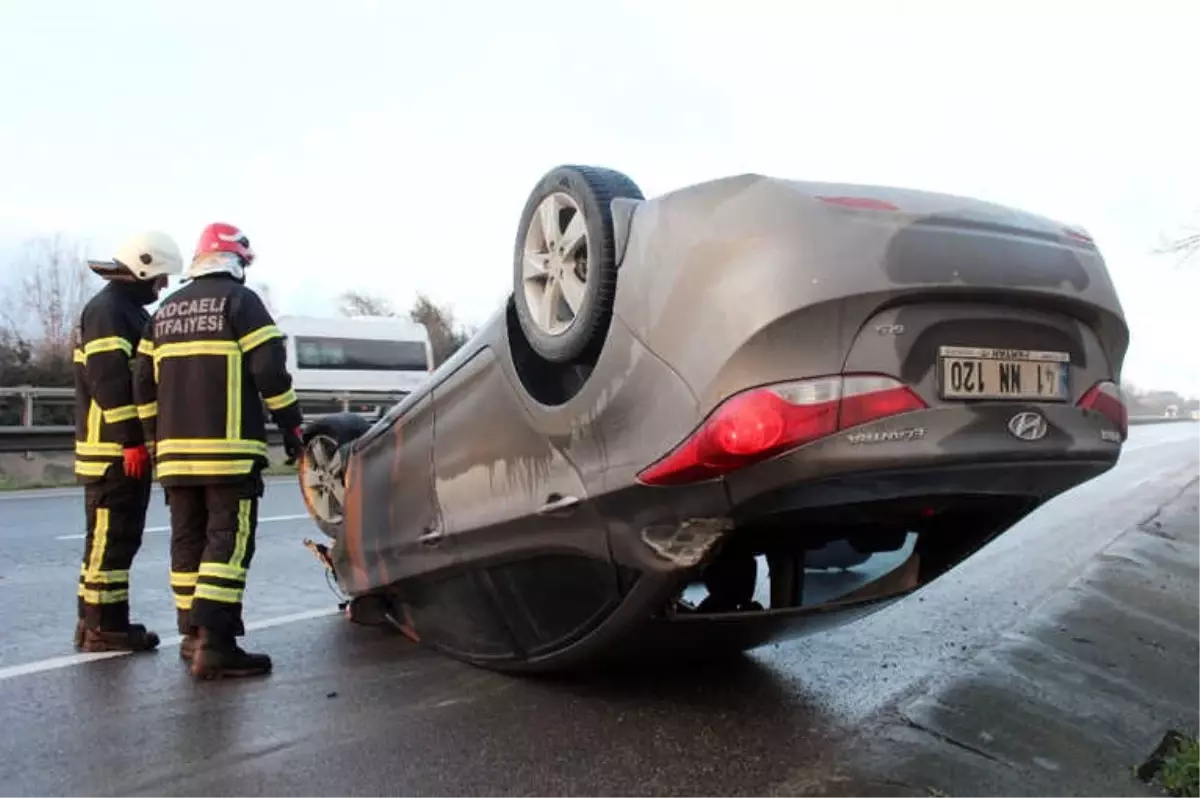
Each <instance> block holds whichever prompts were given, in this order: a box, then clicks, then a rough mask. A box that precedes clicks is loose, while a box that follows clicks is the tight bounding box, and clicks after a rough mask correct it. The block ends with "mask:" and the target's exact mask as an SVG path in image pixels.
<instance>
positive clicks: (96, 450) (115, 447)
mask: <svg viewBox="0 0 1200 798" xmlns="http://www.w3.org/2000/svg"><path fill="white" fill-rule="evenodd" d="M75 454H77V455H79V456H80V457H120V456H121V455H122V451H121V444H119V443H84V442H82V441H76V442H75ZM104 465H106V466H107V465H108V464H107V463H105V464H104Z"/></svg>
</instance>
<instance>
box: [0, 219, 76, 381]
mask: <svg viewBox="0 0 1200 798" xmlns="http://www.w3.org/2000/svg"><path fill="white" fill-rule="evenodd" d="M11 265H12V266H13V267H14V274H13V277H12V287H11V288H10V289H9V290H6V291H5V292H4V293H5V294H6V295H7V297H6V300H5V302H4V304H3V306H0V313H2V314H3V319H4V323H5V327H6V328H7V330H8V331H9V332H10V333H11V334H13V335H16V336H18V337H20V338H23V339H26V340H29V341H31V342H32V344H33V348H34V351H35V353H36V356H37V357H38V358H39V359H43V358H44V359H47V360H59V359H63V358H66V359H69V357H70V351H71V332H72V330H73V329H74V327H75V324H76V322H77V321H78V319H79V314H80V313H81V312H82V311H83V306H84V305H85V304H87V301H88V300H89V299H90V298H91V297H92V295H93V294H95V293H96V291H97V290H98V289H99V287H100V281H99V279H98V278H96V277H94V276H93V275H92V273H91V271H89V270H88V268H87V258H86V257H85V256H84V254H83V247H82V246H81V245H80V243H79V242H78V241H75V240H73V239H70V238H68V237H66V236H63V235H61V234H55V235H52V236H45V237H42V238H35V239H30V240H28V241H26V242H25V243H24V245H23V247H22V249H21V253H20V254H19V255H18V256H17V258H15V259H14V262H13V263H12V264H11Z"/></svg>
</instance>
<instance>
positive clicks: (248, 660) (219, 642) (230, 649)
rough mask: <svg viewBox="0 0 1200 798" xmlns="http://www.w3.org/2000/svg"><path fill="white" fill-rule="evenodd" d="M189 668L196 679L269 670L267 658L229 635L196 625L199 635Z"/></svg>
mask: <svg viewBox="0 0 1200 798" xmlns="http://www.w3.org/2000/svg"><path fill="white" fill-rule="evenodd" d="M193 651H194V653H193V654H192V664H191V666H190V668H189V671H190V673H191V674H192V677H193V678H196V679H223V678H226V677H229V678H238V677H242V676H261V675H263V674H266V673H270V672H271V658H270V657H268V656H267V655H266V654H251V653H248V652H246V651H243V650H242V649H241V648H239V647H238V645H237V642H236V639H235V638H233V637H223V636H221V635H217V634H215V633H214V632H212V631H210V630H208V629H205V628H204V627H200V639H199V640H198V641H197V643H196V647H195V648H194V649H193Z"/></svg>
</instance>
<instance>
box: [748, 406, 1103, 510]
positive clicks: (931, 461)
mask: <svg viewBox="0 0 1200 798" xmlns="http://www.w3.org/2000/svg"><path fill="white" fill-rule="evenodd" d="M1026 411H1035V412H1038V413H1040V414H1042V415H1043V416H1044V417H1045V418H1046V420H1047V423H1048V427H1049V431H1048V432H1047V434H1046V436H1045V437H1044V438H1042V439H1041V440H1037V441H1025V440H1020V439H1018V438H1016V437H1015V436H1013V435H1012V434H1011V433H1009V431H1008V422H1009V420H1010V419H1011V418H1013V416H1015V415H1016V414H1018V413H1022V412H1026ZM1114 435H1115V429H1114V428H1113V427H1112V424H1111V422H1109V421H1108V420H1107V419H1105V418H1104V417H1103V416H1100V415H1099V414H1096V413H1091V412H1088V411H1083V410H1080V409H1079V408H1076V407H1072V406H1069V405H1065V404H1064V405H1044V404H1040V405H1039V404H1026V403H1007V402H1003V403H1001V402H996V403H980V404H975V405H950V406H941V407H936V408H931V409H928V410H921V411H916V412H911V413H905V414H902V415H897V416H892V417H890V418H886V419H882V420H880V421H876V422H872V423H870V424H864V425H862V426H859V427H855V428H853V429H849V430H845V431H843V432H840V433H838V434H836V435H832V436H830V437H828V438H824V439H822V440H819V441H817V442H815V443H812V444H810V445H808V446H804V447H801V448H799V449H796V450H793V451H791V452H788V453H787V454H784V455H780V456H779V457H775V458H773V459H771V460H768V461H765V462H762V463H758V464H755V465H753V466H750V467H748V468H744V469H742V470H740V471H738V472H736V473H734V474H730V475H729V476H728V477H726V479H725V483H726V486H727V489H728V492H729V498H730V503H731V505H732V506H733V508H734V513H735V515H737V514H741V513H744V512H746V511H747V508H751V507H753V508H754V509H755V511H756V512H766V511H768V508H770V507H771V506H772V505H773V504H774V505H778V508H779V509H780V510H787V509H803V508H806V507H828V506H832V505H842V504H855V503H859V502H864V501H879V500H886V499H899V498H911V497H918V496H923V495H931V496H948V495H954V494H960V495H987V496H1005V495H1009V496H1022V497H1029V498H1034V499H1038V500H1039V501H1044V500H1046V499H1049V498H1051V497H1052V496H1055V495H1057V494H1059V493H1062V492H1063V491H1066V490H1069V489H1071V488H1073V487H1075V486H1076V485H1079V484H1081V483H1083V482H1086V481H1088V480H1089V479H1092V478H1094V477H1096V476H1098V475H1100V474H1102V473H1104V472H1105V471H1107V470H1108V469H1110V468H1112V467H1113V466H1114V465H1116V462H1117V459H1118V458H1119V457H1120V452H1121V445H1120V443H1119V441H1116V440H1114V439H1113V438H1114Z"/></svg>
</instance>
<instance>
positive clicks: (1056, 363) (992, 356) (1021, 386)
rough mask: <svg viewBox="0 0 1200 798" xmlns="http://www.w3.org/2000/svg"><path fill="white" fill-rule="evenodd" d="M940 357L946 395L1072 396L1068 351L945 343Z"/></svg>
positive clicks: (1052, 398)
mask: <svg viewBox="0 0 1200 798" xmlns="http://www.w3.org/2000/svg"><path fill="white" fill-rule="evenodd" d="M938 361H939V366H940V368H939V371H940V377H941V379H940V382H941V389H942V398H943V399H1027V400H1028V399H1037V400H1043V401H1066V399H1067V398H1068V397H1069V396H1070V393H1069V390H1068V388H1069V384H1068V380H1069V376H1070V368H1071V356H1070V355H1069V354H1068V353H1066V352H1035V351H1030V350H1027V349H976V348H973V347H965V346H943V347H942V348H941V349H940V350H939V351H938Z"/></svg>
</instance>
